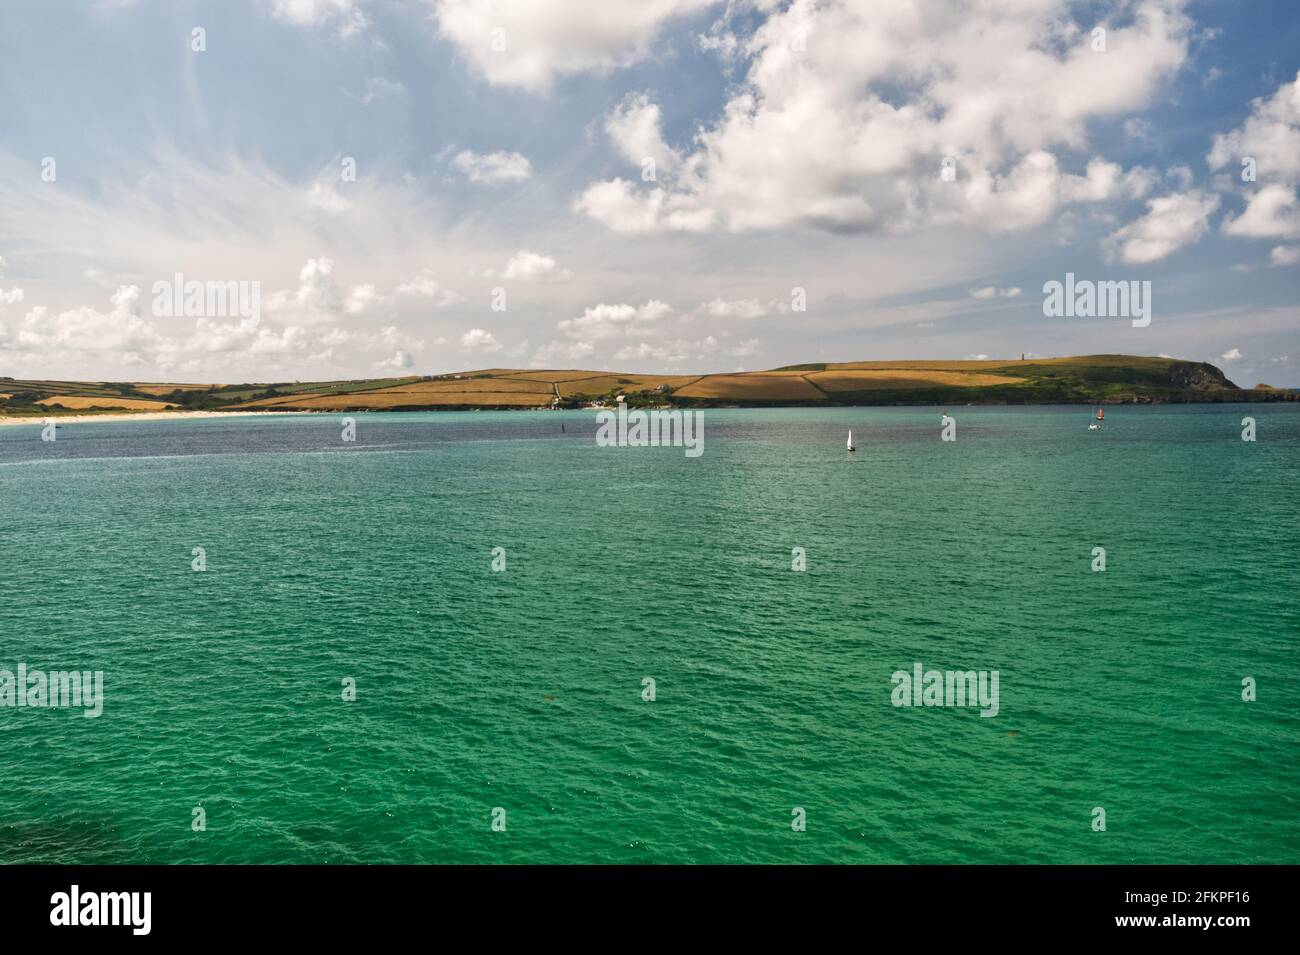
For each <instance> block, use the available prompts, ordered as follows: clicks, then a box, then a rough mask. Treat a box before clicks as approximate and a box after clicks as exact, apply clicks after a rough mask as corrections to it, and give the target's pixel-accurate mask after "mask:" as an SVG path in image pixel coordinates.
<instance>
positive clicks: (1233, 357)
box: [1219, 348, 1242, 361]
mask: <svg viewBox="0 0 1300 955" xmlns="http://www.w3.org/2000/svg"><path fill="white" fill-rule="evenodd" d="M1241 357H1242V355H1241V350H1240V349H1238V348H1230V349H1228V351H1226V352H1224V353H1223V354H1222V355H1220V356H1219V358H1220V360H1222V361H1238V360H1240V359H1241Z"/></svg>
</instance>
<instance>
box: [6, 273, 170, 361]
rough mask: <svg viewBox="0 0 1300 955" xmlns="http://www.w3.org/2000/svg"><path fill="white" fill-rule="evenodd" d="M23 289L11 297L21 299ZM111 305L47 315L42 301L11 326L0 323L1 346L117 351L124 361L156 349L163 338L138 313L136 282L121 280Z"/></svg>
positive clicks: (87, 307) (134, 358)
mask: <svg viewBox="0 0 1300 955" xmlns="http://www.w3.org/2000/svg"><path fill="white" fill-rule="evenodd" d="M21 298H22V296H21V293H20V295H19V297H18V299H16V300H15V301H21ZM110 301H111V303H112V308H111V309H109V310H108V311H99V310H98V309H96V308H93V307H91V306H83V307H81V308H74V309H68V310H66V311H62V312H58V313H55V314H51V313H50V311H49V310H48V309H47V308H45V307H44V306H38V307H36V308H33V309H32V310H31V311H29V312H28V313H27V314H26V315H25V316H23V318H22V319H20V320H19V321H18V322H17V323H15V325H14V326H13V327H12V328H11V327H9V326H7V325H0V346H2V347H4V348H5V349H6V350H12V351H15V352H26V351H59V352H84V351H92V352H97V351H107V350H112V351H116V352H118V353H119V354H120V355H122V356H123V358H124V359H125V360H126V362H127V363H139V362H140V361H142V360H144V359H145V357H146V356H149V355H154V354H156V353H158V352H159V351H160V350H161V349H162V348H163V347H164V346H165V341H164V339H163V337H162V336H161V335H160V334H159V333H158V332H157V330H156V329H154V328H153V326H152V325H151V324H150V323H149V322H148V321H146V320H145V319H144V318H142V317H141V315H140V287H139V286H137V285H124V286H121V287H119V288H118V289H117V291H116V292H114V293H113V295H112V297H111V299H110Z"/></svg>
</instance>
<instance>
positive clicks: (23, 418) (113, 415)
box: [0, 398, 1295, 427]
mask: <svg viewBox="0 0 1300 955" xmlns="http://www.w3.org/2000/svg"><path fill="white" fill-rule="evenodd" d="M1279 403H1292V404H1294V403H1295V401H1294V399H1292V400H1291V401H1285V400H1284V401H1265V402H1261V401H1258V400H1256V401H1250V400H1243V399H1241V398H1233V399H1226V400H1225V399H1223V398H1219V399H1208V400H1203V401H1133V402H1123V401H1043V402H1015V403H1010V402H987V401H976V402H970V403H960V402H950V403H946V404H945V403H941V402H935V403H931V402H921V403H910V402H909V403H905V404H904V403H897V402H891V403H888V404H885V403H881V404H865V403H864V404H849V403H843V404H841V403H839V402H808V403H802V404H799V403H788V404H765V403H759V402H754V403H750V404H743V405H742V404H722V403H719V404H707V403H704V402H698V403H690V404H687V403H682V404H680V405H653V406H650V405H647V406H640V405H634V406H628V410H629V411H634V410H642V411H647V410H660V411H665V410H671V411H703V410H727V411H739V410H755V411H771V410H776V409H791V410H807V409H812V408H825V409H830V408H844V409H848V408H918V409H919V408H945V409H946V408H954V407H956V408H1050V407H1058V408H1060V407H1108V406H1109V407H1114V408H1120V407H1126V406H1127V407H1132V406H1148V407H1152V406H1172V405H1224V404H1279ZM615 408H617V406H613V407H607V408H605V409H600V408H536V407H518V406H516V407H502V406H486V407H473V406H466V405H441V406H439V405H433V406H423V407H411V406H407V407H401V408H338V409H335V408H329V409H316V408H313V409H297V410H285V411H212V410H209V411H107V412H104V413H103V414H79V413H75V412H74V413H71V414H50V415H0V427H3V426H5V425H15V426H16V425H32V426H34V427H43V426H44V425H45V423H46V422H47V421H52V422H54V423H55V424H94V423H95V422H97V421H104V422H121V421H166V420H181V419H185V420H189V419H194V418H253V417H277V418H279V417H298V416H306V415H317V416H320V415H326V416H329V415H334V416H337V415H357V414H362V415H364V414H392V413H396V414H402V413H421V412H429V411H433V412H469V411H519V412H535V411H561V412H564V411H570V412H572V411H589V412H591V411H600V410H606V411H610V410H614V409H615Z"/></svg>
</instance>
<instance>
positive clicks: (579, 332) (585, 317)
mask: <svg viewBox="0 0 1300 955" xmlns="http://www.w3.org/2000/svg"><path fill="white" fill-rule="evenodd" d="M672 311H673V309H672V306H671V305H668V304H666V303H664V302H661V301H659V300H658V299H651V300H650V301H648V302H646V303H645V304H644V305H641V306H635V305H606V304H604V303H603V302H602V303H601V304H599V305H593V306H591V307H590V308H587V309H584V310H583V313H582V315H580V316H579V317H578V318H566V319H564V320H563V321H561V322H559V323H558V325H557V327H558V328H559V329H560V331H561V332H563V333H564V334H565V335H568V336H569V337H570V338H577V339H582V340H592V339H604V338H618V337H620V336H622V335H631V334H636V333H637V332H638V331H639V330H640V329H641V328H643V327H644V326H645V325H646V324H648V323H653V322H657V321H658V320H659V319H661V318H664V317H666V316H668V315H670V314H671V313H672Z"/></svg>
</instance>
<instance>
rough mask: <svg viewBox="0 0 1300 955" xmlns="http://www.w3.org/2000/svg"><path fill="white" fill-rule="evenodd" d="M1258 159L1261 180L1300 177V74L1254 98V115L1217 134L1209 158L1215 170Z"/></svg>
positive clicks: (1297, 178)
mask: <svg viewBox="0 0 1300 955" xmlns="http://www.w3.org/2000/svg"><path fill="white" fill-rule="evenodd" d="M1246 158H1251V159H1254V160H1255V169H1256V174H1257V175H1258V177H1259V181H1261V182H1270V181H1273V182H1287V183H1294V182H1296V181H1297V180H1300V73H1297V74H1296V79H1295V81H1294V82H1291V83H1284V84H1282V86H1280V87H1278V89H1277V91H1276V92H1275V93H1274V94H1273V95H1272V96H1270V97H1269V98H1267V99H1265V98H1263V97H1260V98H1259V99H1256V100H1252V101H1251V114H1250V116H1249V117H1248V118H1247V119H1246V121H1245V122H1244V123H1242V125H1241V126H1239V127H1237V128H1236V129H1234V130H1232V131H1231V132H1228V133H1223V134H1221V135H1218V136H1215V137H1214V142H1213V144H1212V146H1211V148H1210V153H1209V155H1208V156H1207V157H1206V161H1207V162H1208V163H1209V164H1210V168H1211V169H1223V168H1225V167H1232V168H1234V169H1240V168H1241V162H1242V160H1243V159H1246Z"/></svg>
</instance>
